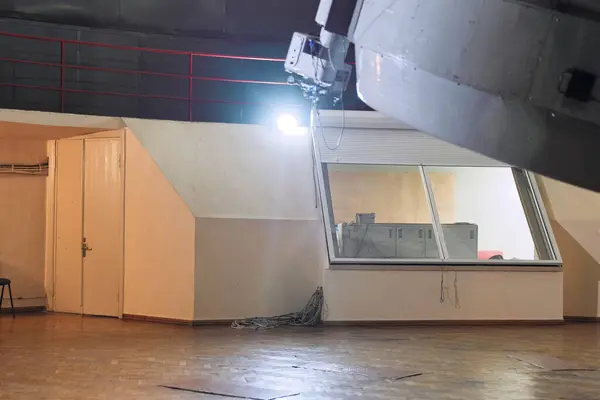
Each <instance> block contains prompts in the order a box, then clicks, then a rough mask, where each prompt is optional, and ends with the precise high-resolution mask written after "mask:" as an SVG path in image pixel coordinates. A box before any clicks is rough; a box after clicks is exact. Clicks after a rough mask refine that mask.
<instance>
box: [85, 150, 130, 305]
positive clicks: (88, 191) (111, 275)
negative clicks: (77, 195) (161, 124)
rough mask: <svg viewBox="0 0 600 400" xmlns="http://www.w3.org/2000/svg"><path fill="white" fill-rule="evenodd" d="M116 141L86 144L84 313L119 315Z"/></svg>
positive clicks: (120, 208)
mask: <svg viewBox="0 0 600 400" xmlns="http://www.w3.org/2000/svg"><path fill="white" fill-rule="evenodd" d="M120 153H121V142H120V140H118V139H114V140H113V139H89V140H85V167H84V170H85V178H84V189H83V191H84V195H83V199H84V200H83V201H84V205H83V243H82V245H83V247H86V246H87V247H89V250H87V251H85V250H84V251H82V255H84V257H83V313H84V314H91V315H105V316H113V317H116V316H118V315H119V288H120V284H119V280H120V279H121V271H122V256H123V235H122V231H123V218H122V214H123V195H122V190H121V188H122V181H121V168H120V163H121V161H120Z"/></svg>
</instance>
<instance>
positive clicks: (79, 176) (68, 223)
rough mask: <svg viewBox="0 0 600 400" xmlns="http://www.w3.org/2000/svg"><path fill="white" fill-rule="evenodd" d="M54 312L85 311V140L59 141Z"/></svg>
mask: <svg viewBox="0 0 600 400" xmlns="http://www.w3.org/2000/svg"><path fill="white" fill-rule="evenodd" d="M55 185H56V186H55V193H56V197H55V217H54V218H55V229H56V231H55V235H54V237H55V249H54V254H55V256H54V257H55V258H54V311H58V312H67V313H77V314H80V313H81V311H82V310H81V302H82V290H83V288H82V286H81V277H82V274H81V273H82V264H83V260H82V258H81V238H82V237H83V231H82V229H83V140H66V139H65V140H58V141H57V142H56V176H55Z"/></svg>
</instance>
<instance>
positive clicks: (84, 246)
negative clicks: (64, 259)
mask: <svg viewBox="0 0 600 400" xmlns="http://www.w3.org/2000/svg"><path fill="white" fill-rule="evenodd" d="M88 251H92V248H91V247H88V245H87V239H86V238H83V242H81V256H82V257H84V258H85V257H87V252H88Z"/></svg>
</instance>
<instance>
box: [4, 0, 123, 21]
mask: <svg viewBox="0 0 600 400" xmlns="http://www.w3.org/2000/svg"><path fill="white" fill-rule="evenodd" d="M3 3H4V2H3ZM9 3H12V4H10V5H6V4H5V5H3V6H2V7H0V10H1V12H3V13H5V14H9V15H13V16H15V15H16V16H22V17H25V18H31V19H41V20H57V21H60V22H61V23H63V24H71V23H77V24H82V25H91V26H113V25H116V24H117V23H118V21H119V0H85V1H83V0H52V1H40V0H12V1H11V2H9Z"/></svg>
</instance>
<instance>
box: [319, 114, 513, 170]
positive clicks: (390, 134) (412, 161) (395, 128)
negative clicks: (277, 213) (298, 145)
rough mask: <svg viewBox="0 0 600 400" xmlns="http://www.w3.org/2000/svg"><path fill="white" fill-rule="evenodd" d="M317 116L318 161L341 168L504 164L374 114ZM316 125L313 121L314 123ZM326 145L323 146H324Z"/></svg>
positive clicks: (486, 165) (494, 165)
mask: <svg viewBox="0 0 600 400" xmlns="http://www.w3.org/2000/svg"><path fill="white" fill-rule="evenodd" d="M341 115H342V113H341V112H339V111H338V112H335V111H333V112H332V111H329V112H321V118H320V122H321V124H322V125H323V127H322V128H320V127H316V128H315V137H316V142H317V144H318V148H319V152H320V156H321V161H322V162H325V163H344V164H388V165H393V164H402V165H419V164H423V165H436V166H473V167H502V166H506V164H504V163H501V162H499V161H496V160H493V159H491V158H488V157H485V156H482V155H480V154H477V153H474V152H472V151H470V150H466V149H463V148H460V147H458V146H455V145H453V144H449V143H446V142H444V141H442V140H439V139H437V138H435V137H433V136H430V135H427V134H425V133H422V132H419V131H416V130H414V129H410V127H407V126H406V125H403V124H401V123H398V122H395V121H393V120H391V119H389V118H386V117H383V116H381V115H380V114H377V113H374V112H346V122H345V125H346V128H345V129H344V138H343V140H342V142H341V144H340V146H339V147H338V148H337V149H335V150H331V148H334V147H335V146H336V144H337V141H338V138H339V135H340V133H341V130H342V118H341ZM318 122H319V121H317V123H318ZM325 141H326V142H327V145H326V143H325Z"/></svg>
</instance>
